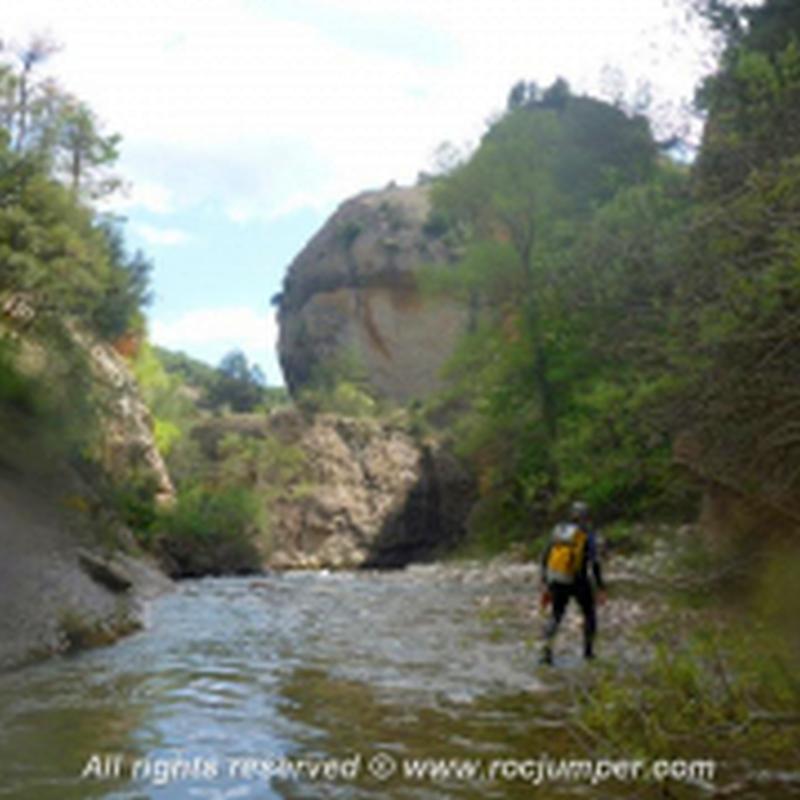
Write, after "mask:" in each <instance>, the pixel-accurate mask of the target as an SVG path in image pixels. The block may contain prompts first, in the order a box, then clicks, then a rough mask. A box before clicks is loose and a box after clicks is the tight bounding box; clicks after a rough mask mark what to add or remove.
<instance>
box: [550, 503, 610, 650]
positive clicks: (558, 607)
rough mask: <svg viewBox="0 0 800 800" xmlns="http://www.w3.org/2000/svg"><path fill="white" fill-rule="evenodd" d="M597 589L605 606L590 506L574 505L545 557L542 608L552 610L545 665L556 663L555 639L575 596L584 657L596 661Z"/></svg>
mask: <svg viewBox="0 0 800 800" xmlns="http://www.w3.org/2000/svg"><path fill="white" fill-rule="evenodd" d="M590 571H591V576H590ZM595 588H596V589H597V600H598V601H599V602H600V604H603V603H604V602H605V598H606V594H605V584H604V583H603V573H602V569H601V566H600V559H599V557H598V553H597V536H596V534H595V532H594V530H592V525H591V520H590V517H589V506H587V505H586V503H582V502H575V503H573V504H572V506H571V508H570V514H569V522H561V523H559V524H558V525H556V527H555V528H554V529H553V532H552V534H551V536H550V542H549V543H548V545H547V547H546V548H545V551H544V553H543V554H542V608H547V606H550V608H551V611H550V617H549V618H548V620H547V623H546V625H545V629H544V647H543V648H542V655H541V659H540V660H541V662H542V663H543V664H552V663H553V640H554V639H555V636H556V633H557V632H558V628H559V626H560V625H561V620H562V619H563V617H564V612H565V611H566V610H567V605H568V604H569V601H570V598H572V597H574V598H575V600H576V602H577V603H578V606H580V609H581V612H582V614H583V655H584V658H587V659H590V658H594V637H595V633H596V631H597V612H596V603H595Z"/></svg>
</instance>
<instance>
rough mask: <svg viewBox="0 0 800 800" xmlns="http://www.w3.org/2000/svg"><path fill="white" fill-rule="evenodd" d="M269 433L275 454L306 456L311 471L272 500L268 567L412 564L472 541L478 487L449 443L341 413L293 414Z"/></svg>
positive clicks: (277, 418)
mask: <svg viewBox="0 0 800 800" xmlns="http://www.w3.org/2000/svg"><path fill="white" fill-rule="evenodd" d="M264 425H265V429H266V436H267V440H268V441H270V442H272V446H280V447H291V448H299V450H300V451H301V452H302V454H303V468H302V470H300V471H298V473H297V474H296V476H295V478H294V479H293V480H292V481H289V482H287V483H286V484H285V485H283V486H281V487H279V490H278V492H277V495H276V496H274V497H273V499H272V500H271V501H270V502H269V506H268V509H267V512H268V515H269V519H270V535H271V544H270V552H269V555H268V557H267V559H266V562H267V566H270V567H274V568H280V569H287V568H306V569H320V568H334V569H344V568H359V567H365V566H375V567H394V566H403V565H405V564H407V563H410V562H412V561H424V560H427V559H430V558H432V557H435V556H437V555H440V554H441V553H443V552H446V550H447V549H448V548H449V547H452V546H453V545H454V544H456V543H457V542H458V541H459V539H460V538H461V537H462V536H463V534H464V530H465V521H466V515H467V512H468V510H469V508H470V505H471V502H472V499H473V495H474V487H473V483H472V480H471V478H470V476H469V474H468V472H467V471H466V470H465V469H464V468H463V467H462V466H461V464H459V462H458V461H457V460H456V459H455V458H454V457H453V456H452V455H451V454H449V453H448V451H447V450H446V449H445V448H444V447H443V446H442V445H441V444H439V443H437V442H435V441H427V442H419V441H417V440H416V439H415V438H414V437H412V436H410V435H409V434H408V433H407V432H406V431H405V430H404V429H403V428H402V426H398V425H393V424H391V423H389V422H386V421H378V420H374V419H362V418H345V417H341V416H337V415H333V414H320V415H317V416H315V417H305V416H303V415H302V414H300V413H299V412H297V411H293V410H286V411H280V412H274V413H273V414H272V415H271V417H270V418H269V419H268V420H267V421H266V422H265V423H264ZM250 435H259V434H258V433H257V432H255V431H252V432H251V434H250ZM270 489H271V490H272V492H274V490H275V487H270Z"/></svg>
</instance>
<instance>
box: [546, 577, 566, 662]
mask: <svg viewBox="0 0 800 800" xmlns="http://www.w3.org/2000/svg"><path fill="white" fill-rule="evenodd" d="M550 595H551V597H552V600H553V601H552V605H551V610H550V618H549V619H548V620H547V624H546V625H545V627H544V649H543V650H542V661H543V662H544V663H545V664H552V663H553V639H555V636H556V634H557V633H558V628H559V626H560V625H561V620H562V619H563V618H564V612H565V611H566V610H567V603H568V602H569V597H570V587H569V586H562V585H560V584H557V583H556V584H553V585H552V586H551V587H550Z"/></svg>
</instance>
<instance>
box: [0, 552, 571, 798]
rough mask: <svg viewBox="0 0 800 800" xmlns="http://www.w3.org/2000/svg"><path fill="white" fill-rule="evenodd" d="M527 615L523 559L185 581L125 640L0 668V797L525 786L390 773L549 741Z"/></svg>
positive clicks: (514, 790)
mask: <svg viewBox="0 0 800 800" xmlns="http://www.w3.org/2000/svg"><path fill="white" fill-rule="evenodd" d="M573 615H574V616H577V615H575V614H574V612H573ZM540 625H541V620H540V619H539V618H538V617H537V611H536V575H535V571H534V570H532V569H531V568H530V567H523V566H520V567H512V566H510V567H505V568H503V569H502V570H499V571H498V570H484V569H479V568H475V569H464V568H460V569H456V568H448V567H436V566H433V567H415V568H411V569H407V570H403V571H397V572H351V573H344V572H343V573H330V574H326V573H312V572H293V573H285V574H275V575H267V576H260V577H257V578H238V579H205V580H200V581H190V582H185V583H182V584H180V585H179V587H178V589H177V591H175V592H174V593H172V594H170V595H167V596H164V597H162V598H160V599H159V600H157V601H155V602H154V603H153V605H152V606H151V608H150V609H149V623H148V625H147V627H146V629H145V630H144V631H142V632H141V633H139V634H136V635H134V636H132V637H130V638H128V639H126V640H124V641H122V642H120V643H118V644H116V645H114V646H112V647H108V648H104V649H99V650H94V651H89V652H84V653H80V654H76V655H72V656H64V657H59V658H57V659H54V660H51V661H49V662H46V663H42V664H40V665H37V666H34V667H28V668H26V669H22V670H18V671H15V672H12V673H8V674H5V675H2V676H0V723H1V724H0V798H4V799H5V798H9V799H10V798H13V800H50V799H51V798H52V800H87V799H88V798H106V799H107V800H140V799H143V798H153V799H154V800H183V798H193V797H198V798H202V797H205V798H210V799H211V800H223V798H230V799H231V800H233V799H234V798H241V799H243V800H244V799H246V798H253V799H254V800H266V799H267V798H294V797H298V798H299V797H347V798H352V797H359V798H360V797H364V798H368V797H369V798H371V797H375V798H378V797H387V796H388V797H409V798H411V797H414V798H435V797H492V796H494V797H513V796H519V797H529V796H530V794H531V791H532V788H531V786H530V785H529V783H528V784H526V782H525V781H510V782H509V781H507V782H506V783H503V782H500V783H496V782H491V783H488V782H483V783H482V784H481V785H477V784H476V781H475V780H474V779H464V778H458V777H455V778H454V777H452V776H451V777H450V778H437V779H422V778H420V779H415V780H408V779H401V776H399V775H398V774H396V772H397V771H399V770H400V769H401V761H402V759H404V758H408V757H411V758H456V759H473V760H484V759H486V760H488V759H494V758H526V757H527V758H530V757H533V756H536V757H538V756H540V754H541V748H542V747H543V746H546V745H547V744H548V742H549V743H551V744H553V745H555V743H556V742H555V739H553V737H556V738H557V737H558V736H560V734H559V733H558V730H559V729H558V727H557V725H555V724H554V723H553V711H552V709H549V710H548V703H550V704H552V701H551V700H549V699H548V698H549V697H550V693H549V692H548V691H547V690H546V687H545V686H544V685H543V683H542V682H541V680H540V679H541V671H540V669H539V668H538V667H537V665H536V656H537V649H538V632H539V628H540ZM563 638H564V644H563V649H564V655H563V656H562V658H563V664H564V665H565V666H570V665H575V666H576V669H580V667H578V666H577V663H578V662H577V660H576V659H575V656H574V655H571V654H570V653H571V652H572V651H573V650H574V651H575V652H577V649H578V638H579V637H577V635H572V634H571V633H570V632H569V631H567V632H566V634H565V636H564V637H563ZM551 730H552V731H553V732H552V733H550V732H549V731H551ZM578 754H579V753H578ZM323 768H324V769H325V770H327V772H324V774H323V773H322V772H320V770H323ZM292 769H295V770H298V769H299V770H300V774H297V773H294V774H293V773H292ZM314 770H318V771H317V772H316V773H314ZM312 773H313V774H312Z"/></svg>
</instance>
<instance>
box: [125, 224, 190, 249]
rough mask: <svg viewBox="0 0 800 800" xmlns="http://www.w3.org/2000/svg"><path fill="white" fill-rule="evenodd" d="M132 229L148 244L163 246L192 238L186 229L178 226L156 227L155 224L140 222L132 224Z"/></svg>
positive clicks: (171, 245) (181, 242) (179, 243)
mask: <svg viewBox="0 0 800 800" xmlns="http://www.w3.org/2000/svg"><path fill="white" fill-rule="evenodd" d="M133 230H134V232H135V233H137V234H139V236H141V237H142V239H144V240H145V241H146V242H147V243H148V244H153V245H162V246H164V247H175V246H176V245H181V244H186V243H187V242H189V241H190V240H191V238H192V237H191V236H190V235H189V234H188V233H187V232H186V231H182V230H180V229H179V228H158V227H156V226H155V225H145V224H140V225H134V227H133Z"/></svg>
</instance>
